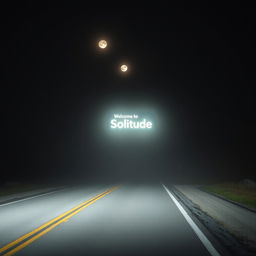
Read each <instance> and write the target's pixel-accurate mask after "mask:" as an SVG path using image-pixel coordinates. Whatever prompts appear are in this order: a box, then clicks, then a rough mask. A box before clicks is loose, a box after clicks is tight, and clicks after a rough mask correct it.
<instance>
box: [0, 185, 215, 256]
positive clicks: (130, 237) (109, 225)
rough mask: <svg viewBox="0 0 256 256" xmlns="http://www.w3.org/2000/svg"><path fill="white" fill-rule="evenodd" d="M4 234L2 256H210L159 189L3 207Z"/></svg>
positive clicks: (63, 195)
mask: <svg viewBox="0 0 256 256" xmlns="http://www.w3.org/2000/svg"><path fill="white" fill-rule="evenodd" d="M0 230H1V236H0V248H1V249H0V252H1V253H2V254H0V255H13V253H14V254H15V255H26V256H29V255H62V256H63V255H179V256H182V255H190V256H191V255H197V256H200V255H202V256H206V255H211V254H210V253H209V252H208V250H207V249H206V247H205V246H204V245H203V243H202V242H201V241H200V239H199V238H198V236H197V235H196V233H195V232H194V230H193V229H192V228H191V226H190V225H189V224H188V222H187V220H186V219H185V218H184V216H183V215H182V213H181V211H180V209H179V208H178V207H177V205H176V204H175V203H174V201H173V200H172V199H171V197H170V196H169V195H168V193H167V191H166V190H165V189H164V187H163V186H162V185H161V184H155V185H152V184H151V185H145V184H144V185H138V184H136V185H135V184H133V185H131V184H126V185H121V186H119V187H113V188H111V187H110V186H108V187H107V186H105V187H104V186H91V187H88V186H87V187H82V186H77V187H73V188H69V189H66V190H62V191H59V192H56V193H53V194H49V195H45V196H41V197H38V198H32V199H30V200H26V201H21V202H14V203H12V204H9V205H6V206H5V205H3V206H0ZM24 234H28V235H26V236H24ZM17 238H20V240H18V242H13V241H15V240H16V239H17ZM8 252H9V253H8Z"/></svg>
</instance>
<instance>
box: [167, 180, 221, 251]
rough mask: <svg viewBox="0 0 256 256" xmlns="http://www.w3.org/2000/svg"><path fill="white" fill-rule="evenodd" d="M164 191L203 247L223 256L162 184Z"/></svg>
mask: <svg viewBox="0 0 256 256" xmlns="http://www.w3.org/2000/svg"><path fill="white" fill-rule="evenodd" d="M162 185H163V187H164V189H165V190H166V192H167V194H168V195H169V196H170V197H171V199H172V200H173V202H174V203H175V204H176V206H177V207H178V209H179V210H180V212H181V213H182V215H183V216H184V218H185V219H186V221H187V222H188V224H189V225H190V226H191V228H192V229H193V230H194V232H195V233H196V235H197V236H198V238H199V239H200V241H201V242H202V243H203V245H204V246H205V247H206V249H207V250H208V252H209V253H210V254H211V255H212V256H221V255H220V254H219V253H218V252H217V250H216V249H215V248H214V247H213V245H212V243H211V242H210V241H209V240H208V239H207V237H206V236H205V235H204V233H203V232H202V231H201V230H200V229H199V228H198V226H197V225H196V224H195V222H194V221H193V220H192V219H191V218H190V216H189V215H188V214H187V212H186V211H185V210H184V208H183V207H182V206H181V204H180V203H179V202H178V201H177V199H176V198H175V197H174V196H173V194H172V193H171V192H170V191H169V189H168V188H167V187H166V186H165V185H164V184H162Z"/></svg>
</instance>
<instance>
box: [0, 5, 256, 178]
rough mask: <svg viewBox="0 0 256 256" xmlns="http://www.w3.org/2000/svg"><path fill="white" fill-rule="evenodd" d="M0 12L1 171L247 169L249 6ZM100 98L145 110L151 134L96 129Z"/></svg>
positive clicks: (251, 78)
mask: <svg viewBox="0 0 256 256" xmlns="http://www.w3.org/2000/svg"><path fill="white" fill-rule="evenodd" d="M1 19H2V21H1V24H2V28H1V38H2V39H1V59H2V61H3V64H4V67H3V68H2V74H3V75H2V83H1V110H2V113H3V114H2V125H1V126H2V139H1V141H2V142H1V146H2V152H3V153H2V160H1V172H2V175H1V179H2V180H6V181H27V180H31V181H34V180H35V181H36V180H46V181H47V180H49V181H50V180H58V179H64V180H65V179H66V180H72V179H85V180H86V179H87V180H94V181H97V180H99V181H103V180H104V179H108V180H115V179H127V178H131V177H138V178H141V179H143V177H147V178H149V177H151V178H152V179H155V180H156V181H157V182H158V181H159V180H161V179H169V180H170V181H173V182H186V183H188V182H196V183H200V182H216V181H226V180H240V179H243V178H252V179H255V178H256V177H255V176H256V175H255V151H256V150H255V145H256V134H255V131H256V115H255V110H256V103H255V75H254V73H255V39H254V35H255V9H253V8H249V7H248V8H244V7H242V6H239V5H235V4H234V5H233V6H232V7H230V6H228V7H226V8H225V7H224V6H222V7H219V8H211V9H208V8H192V9H191V8H185V7H183V8H171V7H169V8H153V7H152V9H150V8H145V7H143V8H142V7H136V9H134V8H128V7H127V8H125V7H123V8H120V9H113V8H110V7H109V8H105V9H104V8H102V9H100V8H89V9H88V8H86V7H83V6H72V5H71V6H70V5H65V4H61V6H53V5H51V6H48V7H47V6H43V5H39V4H38V5H25V4H22V5H20V6H18V5H11V4H9V5H8V6H5V7H3V8H2V10H1ZM102 38H104V39H106V40H107V41H108V42H109V48H108V49H107V50H106V51H100V50H99V49H98V47H97V43H98V40H99V39H102ZM122 62H125V63H128V65H129V67H130V69H129V72H128V73H126V74H121V73H120V72H119V70H118V68H119V65H120V64H121V63H122ZM112 104H117V105H118V104H119V105H120V106H121V105H122V106H124V107H128V108H129V107H133V108H136V107H137V106H138V107H139V106H141V105H143V106H144V105H145V106H149V107H150V108H152V109H155V110H156V112H157V113H158V114H159V118H160V119H161V120H162V123H161V125H162V128H161V129H160V130H159V134H158V135H157V136H156V138H154V139H153V138H148V140H145V139H141V140H140V139H138V140H137V139H136V140H128V139H123V140H121V141H118V142H117V141H112V139H111V138H107V135H106V134H104V129H102V127H101V121H100V117H101V116H102V115H103V114H104V111H108V106H112Z"/></svg>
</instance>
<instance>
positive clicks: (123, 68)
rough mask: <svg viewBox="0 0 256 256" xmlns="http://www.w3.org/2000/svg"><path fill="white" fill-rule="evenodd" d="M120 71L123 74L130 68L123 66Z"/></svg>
mask: <svg viewBox="0 0 256 256" xmlns="http://www.w3.org/2000/svg"><path fill="white" fill-rule="evenodd" d="M120 69H121V71H122V72H126V71H127V70H128V67H127V66H126V65H122V66H121V67H120Z"/></svg>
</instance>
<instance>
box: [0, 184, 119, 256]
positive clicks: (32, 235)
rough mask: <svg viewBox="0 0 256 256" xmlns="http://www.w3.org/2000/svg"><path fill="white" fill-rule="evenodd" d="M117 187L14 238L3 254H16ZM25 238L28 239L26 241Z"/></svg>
mask: <svg viewBox="0 0 256 256" xmlns="http://www.w3.org/2000/svg"><path fill="white" fill-rule="evenodd" d="M117 188H118V187H112V188H110V189H108V190H106V191H105V192H103V193H100V194H98V195H96V196H94V197H92V198H91V199H89V200H87V201H85V202H83V203H81V204H79V205H77V206H75V207H73V208H72V209H71V210H68V211H66V212H64V213H63V214H61V215H59V216H57V217H55V218H54V219H52V220H50V221H48V222H46V223H45V224H43V225H41V226H40V227H38V228H36V229H34V230H32V231H31V232H29V233H27V234H25V235H23V236H21V237H19V238H18V239H16V240H14V241H13V242H11V243H9V244H7V245H5V246H3V247H2V248H0V253H4V252H6V251H8V250H9V251H8V252H6V253H5V254H3V256H10V255H13V254H15V253H16V252H18V251H20V250H21V249H23V248H24V247H26V246H28V245H29V244H31V243H32V242H34V241H35V240H37V239H38V238H39V237H41V236H43V235H45V234H46V233H48V232H49V231H51V230H52V229H54V228H55V227H57V226H58V225H60V224H61V223H63V222H66V221H67V220H69V219H70V218H71V217H72V216H74V215H76V214H77V213H78V212H80V211H82V210H83V209H84V208H86V207H88V206H89V205H91V204H93V203H95V202H96V201H98V200H99V199H101V198H102V197H104V196H106V195H107V194H109V193H111V192H112V191H114V190H116V189H117ZM24 240H26V241H24ZM13 247H14V248H13ZM11 248H13V249H11Z"/></svg>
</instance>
